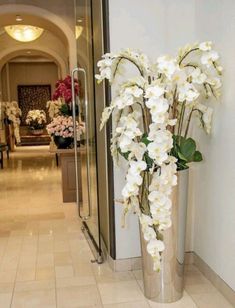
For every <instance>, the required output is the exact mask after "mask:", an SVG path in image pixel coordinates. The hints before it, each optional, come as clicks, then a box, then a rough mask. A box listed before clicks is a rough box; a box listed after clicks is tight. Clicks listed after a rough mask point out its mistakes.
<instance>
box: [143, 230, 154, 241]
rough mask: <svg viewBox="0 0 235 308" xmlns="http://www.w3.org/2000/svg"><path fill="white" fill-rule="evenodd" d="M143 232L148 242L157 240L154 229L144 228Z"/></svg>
mask: <svg viewBox="0 0 235 308" xmlns="http://www.w3.org/2000/svg"><path fill="white" fill-rule="evenodd" d="M142 230H143V234H144V239H145V240H146V241H148V242H149V241H150V240H153V239H156V232H155V231H154V229H153V228H152V227H146V228H144V229H143V228H142Z"/></svg>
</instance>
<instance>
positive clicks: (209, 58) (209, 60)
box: [201, 50, 219, 68]
mask: <svg viewBox="0 0 235 308" xmlns="http://www.w3.org/2000/svg"><path fill="white" fill-rule="evenodd" d="M218 59H219V54H218V52H216V51H214V50H211V51H209V52H206V53H204V54H203V55H202V57H201V63H202V64H203V65H205V66H206V67H208V68H209V67H210V66H212V65H213V62H215V61H217V60H218Z"/></svg>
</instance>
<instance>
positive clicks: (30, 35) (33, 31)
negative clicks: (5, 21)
mask: <svg viewBox="0 0 235 308" xmlns="http://www.w3.org/2000/svg"><path fill="white" fill-rule="evenodd" d="M4 29H5V31H6V33H7V34H8V35H9V36H10V37H12V38H13V39H14V40H16V41H19V42H32V41H35V40H36V39H38V38H39V37H40V36H41V35H42V33H43V31H44V29H42V28H38V27H34V26H29V25H11V26H6V27H4Z"/></svg>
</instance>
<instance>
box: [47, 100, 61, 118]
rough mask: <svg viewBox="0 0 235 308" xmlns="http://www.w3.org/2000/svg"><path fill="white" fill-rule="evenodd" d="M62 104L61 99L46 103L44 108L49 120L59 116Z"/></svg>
mask: <svg viewBox="0 0 235 308" xmlns="http://www.w3.org/2000/svg"><path fill="white" fill-rule="evenodd" d="M63 104H64V102H63V101H62V100H61V98H58V99H57V100H52V101H48V102H47V104H46V107H47V109H48V113H49V117H50V118H51V119H53V118H55V117H57V116H59V115H61V107H62V105H63Z"/></svg>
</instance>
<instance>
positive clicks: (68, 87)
mask: <svg viewBox="0 0 235 308" xmlns="http://www.w3.org/2000/svg"><path fill="white" fill-rule="evenodd" d="M74 83H75V86H74V91H75V95H76V96H77V95H78V94H79V84H78V80H77V79H74ZM53 101H56V104H54V105H55V107H56V106H58V107H59V108H58V109H59V110H60V113H61V114H62V115H68V116H71V115H72V80H71V76H70V75H68V76H66V77H65V78H64V79H62V80H58V81H57V82H56V88H55V91H54V93H53V96H52V102H53ZM49 105H53V104H52V103H50V104H49ZM59 105H60V106H59ZM51 108H52V107H51ZM77 108H78V106H77Z"/></svg>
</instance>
